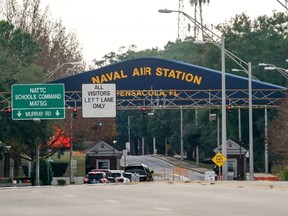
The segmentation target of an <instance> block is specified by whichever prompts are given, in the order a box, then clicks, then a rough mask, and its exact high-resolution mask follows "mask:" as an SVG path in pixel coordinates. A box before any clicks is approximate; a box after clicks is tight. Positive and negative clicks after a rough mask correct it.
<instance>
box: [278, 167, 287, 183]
mask: <svg viewBox="0 0 288 216" xmlns="http://www.w3.org/2000/svg"><path fill="white" fill-rule="evenodd" d="M280 178H281V180H282V181H288V167H285V168H283V169H282V171H281V173H280Z"/></svg>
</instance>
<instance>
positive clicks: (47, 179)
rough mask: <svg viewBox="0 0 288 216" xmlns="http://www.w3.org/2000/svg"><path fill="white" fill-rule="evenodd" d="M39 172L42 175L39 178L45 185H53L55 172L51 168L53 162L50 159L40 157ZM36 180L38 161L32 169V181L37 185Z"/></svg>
mask: <svg viewBox="0 0 288 216" xmlns="http://www.w3.org/2000/svg"><path fill="white" fill-rule="evenodd" d="M39 172H40V176H39V179H40V181H41V183H42V184H43V185H51V182H52V179H53V172H52V168H51V164H50V162H49V161H48V160H45V159H43V158H40V159H39ZM35 181H36V162H34V163H33V166H32V170H31V183H32V185H35Z"/></svg>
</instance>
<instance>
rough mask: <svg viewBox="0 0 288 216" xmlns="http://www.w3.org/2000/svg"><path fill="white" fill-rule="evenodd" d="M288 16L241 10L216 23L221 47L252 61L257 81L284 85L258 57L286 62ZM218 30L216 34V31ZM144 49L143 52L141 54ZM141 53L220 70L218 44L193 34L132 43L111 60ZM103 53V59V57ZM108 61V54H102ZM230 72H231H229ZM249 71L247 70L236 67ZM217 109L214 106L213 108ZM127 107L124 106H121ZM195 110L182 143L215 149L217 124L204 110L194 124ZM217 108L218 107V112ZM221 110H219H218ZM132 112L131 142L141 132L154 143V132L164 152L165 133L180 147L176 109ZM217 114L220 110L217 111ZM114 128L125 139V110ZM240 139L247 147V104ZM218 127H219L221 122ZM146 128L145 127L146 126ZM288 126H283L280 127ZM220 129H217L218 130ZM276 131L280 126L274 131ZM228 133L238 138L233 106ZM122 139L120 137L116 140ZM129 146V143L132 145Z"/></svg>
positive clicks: (257, 136)
mask: <svg viewBox="0 0 288 216" xmlns="http://www.w3.org/2000/svg"><path fill="white" fill-rule="evenodd" d="M287 22H288V16H287V14H285V13H281V12H280V13H277V12H274V13H273V15H272V16H271V17H268V16H261V17H258V18H257V19H255V20H251V19H250V18H249V17H248V16H247V15H246V14H239V15H236V16H235V17H234V18H232V19H231V20H230V21H228V22H225V23H222V24H219V25H218V26H217V30H219V31H220V32H221V34H223V35H224V36H225V48H226V49H227V50H229V51H231V52H232V53H233V54H235V55H236V56H238V57H240V58H241V59H243V60H244V61H245V62H251V64H252V73H253V75H254V76H256V77H257V78H258V79H260V80H261V81H265V82H269V83H273V84H278V85H284V86H286V85H287V80H286V79H283V77H282V75H281V74H279V73H278V72H277V71H265V70H264V68H263V67H260V66H258V64H259V63H260V62H265V63H270V64H274V65H276V66H278V67H282V68H287V65H286V62H285V59H287V58H288V56H287V50H288V26H287ZM219 35H220V34H219ZM144 53H145V55H143V54H144ZM143 56H152V57H153V56H157V57H161V58H167V59H173V60H179V61H183V62H186V63H192V64H197V65H201V66H204V67H208V68H212V69H216V70H220V69H221V53H220V49H218V48H217V47H215V44H213V43H211V42H210V43H206V44H195V43H194V39H193V38H186V39H185V40H184V41H178V40H175V41H174V42H172V41H169V42H168V43H167V45H166V46H165V47H164V50H157V49H151V50H145V51H140V52H137V51H136V47H135V46H134V47H133V48H132V49H128V51H127V52H126V53H125V52H123V49H122V52H120V53H118V54H117V53H115V52H113V55H111V56H110V57H113V63H115V62H119V61H122V60H127V59H131V58H136V57H143ZM105 58H106V57H105V56H104V58H103V61H102V62H105ZM106 60H107V61H106V62H108V60H109V59H106ZM233 68H240V66H239V65H238V64H237V63H235V62H234V61H233V60H232V59H231V58H229V57H228V56H226V71H227V73H230V72H231V70H232V69H233ZM233 73H234V72H233ZM237 75H240V76H245V77H247V74H244V73H239V72H238V73H237ZM215 111H216V110H215ZM125 112H126V111H125ZM193 112H194V111H190V110H185V111H184V148H185V150H186V151H187V152H188V154H190V155H192V152H193V151H194V150H195V147H196V146H199V147H200V151H201V154H202V157H209V156H210V157H211V156H213V149H214V148H215V147H216V146H217V140H216V139H217V125H216V121H215V122H209V121H208V111H201V112H199V113H198V115H199V116H198V126H197V127H196V125H195V113H193ZM217 114H218V112H217ZM219 114H220V113H219ZM129 115H130V116H131V119H133V121H131V138H132V142H133V144H134V148H135V149H137V142H138V140H139V139H141V136H143V135H145V143H146V144H147V146H149V147H148V149H150V150H151V149H152V147H151V146H152V137H156V139H157V149H158V152H159V153H165V140H167V139H169V142H170V144H171V147H172V148H173V151H175V152H179V149H180V114H179V110H173V111H171V110H155V113H154V115H153V116H147V117H146V119H143V118H140V115H139V113H137V112H136V111H134V112H132V111H131V113H129ZM220 115H221V114H220ZM274 116H275V111H273V110H268V118H269V120H271V119H272V118H273V117H274ZM117 117H118V119H117V121H118V125H119V126H118V129H119V131H120V132H119V134H120V137H119V138H117V139H118V140H122V142H123V143H125V142H127V140H128V138H127V135H126V134H127V115H124V114H123V113H121V114H120V115H118V116H117ZM263 118H264V111H263V110H257V109H253V134H254V159H255V163H254V165H255V170H256V171H263V169H264V147H263V146H264V120H263ZM241 121H242V124H241V127H242V140H241V143H240V144H241V146H243V147H244V148H246V149H248V147H249V127H248V124H245V122H248V110H241ZM123 124H124V125H126V126H123ZM220 129H221V128H220ZM144 130H145V132H144ZM283 131H284V132H285V131H287V129H286V130H285V129H283ZM220 133H221V131H220ZM278 133H279V132H278ZM227 138H228V139H233V140H235V141H238V139H239V135H238V110H237V109H233V110H232V116H231V117H229V118H227ZM120 142H121V141H120ZM132 147H133V146H132Z"/></svg>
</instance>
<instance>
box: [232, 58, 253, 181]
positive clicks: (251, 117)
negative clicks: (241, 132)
mask: <svg viewBox="0 0 288 216" xmlns="http://www.w3.org/2000/svg"><path fill="white" fill-rule="evenodd" d="M232 71H244V72H246V70H242V69H232ZM248 101H249V105H248V109H249V173H250V181H253V180H254V150H253V146H254V145H253V113H252V106H253V104H252V70H251V62H248Z"/></svg>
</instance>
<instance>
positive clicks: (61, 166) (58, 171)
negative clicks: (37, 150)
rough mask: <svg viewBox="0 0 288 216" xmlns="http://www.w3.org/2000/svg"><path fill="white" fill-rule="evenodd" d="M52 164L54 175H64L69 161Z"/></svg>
mask: <svg viewBox="0 0 288 216" xmlns="http://www.w3.org/2000/svg"><path fill="white" fill-rule="evenodd" d="M51 165H52V171H53V174H54V175H53V176H54V177H63V175H64V174H65V172H66V170H67V167H68V163H65V162H52V163H51Z"/></svg>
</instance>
